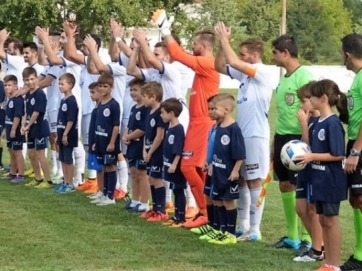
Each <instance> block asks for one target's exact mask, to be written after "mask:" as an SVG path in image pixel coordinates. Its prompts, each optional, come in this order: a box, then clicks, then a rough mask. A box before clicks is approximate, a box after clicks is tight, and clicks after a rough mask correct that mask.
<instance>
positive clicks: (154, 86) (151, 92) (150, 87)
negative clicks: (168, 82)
mask: <svg viewBox="0 0 362 271" xmlns="http://www.w3.org/2000/svg"><path fill="white" fill-rule="evenodd" d="M141 91H142V95H147V96H148V97H149V96H155V97H156V101H157V102H159V103H160V102H161V101H162V98H163V90H162V85H161V84H160V83H157V82H154V81H152V82H149V83H147V84H145V85H144V86H142V88H141Z"/></svg>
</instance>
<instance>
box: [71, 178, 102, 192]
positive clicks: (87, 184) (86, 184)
mask: <svg viewBox="0 0 362 271" xmlns="http://www.w3.org/2000/svg"><path fill="white" fill-rule="evenodd" d="M94 185H97V181H96V180H87V181H85V182H84V183H82V184H81V185H79V186H77V188H76V189H75V190H77V191H85V190H88V189H90V188H92V186H94Z"/></svg>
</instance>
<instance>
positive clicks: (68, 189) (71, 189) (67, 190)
mask: <svg viewBox="0 0 362 271" xmlns="http://www.w3.org/2000/svg"><path fill="white" fill-rule="evenodd" d="M72 192H75V187H74V185H69V184H65V185H64V186H63V188H62V190H60V191H59V193H60V194H67V193H72Z"/></svg>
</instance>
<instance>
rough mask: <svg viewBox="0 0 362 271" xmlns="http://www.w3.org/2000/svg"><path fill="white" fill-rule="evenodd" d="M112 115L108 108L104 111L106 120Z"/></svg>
mask: <svg viewBox="0 0 362 271" xmlns="http://www.w3.org/2000/svg"><path fill="white" fill-rule="evenodd" d="M110 114H111V111H110V110H109V109H108V108H106V109H104V110H103V116H105V117H106V118H107V117H109V115H110Z"/></svg>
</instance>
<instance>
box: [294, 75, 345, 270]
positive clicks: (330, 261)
mask: <svg viewBox="0 0 362 271" xmlns="http://www.w3.org/2000/svg"><path fill="white" fill-rule="evenodd" d="M310 92H311V98H310V101H311V103H312V106H313V108H314V109H316V110H319V112H320V119H319V121H318V123H317V124H316V126H315V128H314V131H313V136H312V142H313V144H312V146H311V149H312V152H307V153H306V154H305V155H302V156H300V157H298V159H301V163H309V162H312V163H311V167H312V174H311V179H312V183H313V192H312V194H313V198H314V201H315V208H316V211H317V214H319V221H320V224H321V226H322V232H323V240H324V248H325V264H324V265H322V266H321V267H320V268H319V269H318V270H317V271H327V270H330V271H335V270H340V268H339V260H340V254H341V242H342V240H341V239H342V237H341V228H340V225H339V219H338V214H339V208H340V203H341V201H343V200H346V199H347V178H346V175H345V174H344V172H343V166H342V161H343V159H344V157H345V142H344V130H343V127H342V123H341V121H342V122H344V123H347V122H348V111H347V98H346V95H345V94H344V93H342V92H341V91H340V90H339V88H338V86H337V84H336V83H334V82H333V81H331V80H321V81H318V82H316V83H314V84H312V85H311V86H310ZM333 106H336V107H337V110H338V111H339V113H340V115H339V118H338V117H337V116H336V115H335V114H334V113H333V111H332V107H333Z"/></svg>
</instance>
